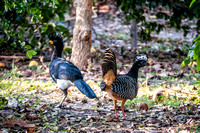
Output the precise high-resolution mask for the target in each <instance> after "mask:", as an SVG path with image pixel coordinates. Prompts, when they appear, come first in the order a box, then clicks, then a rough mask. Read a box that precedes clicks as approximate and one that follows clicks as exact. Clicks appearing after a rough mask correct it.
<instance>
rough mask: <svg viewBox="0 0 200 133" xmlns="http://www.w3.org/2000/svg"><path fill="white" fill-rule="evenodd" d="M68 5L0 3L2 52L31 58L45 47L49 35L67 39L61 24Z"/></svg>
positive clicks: (33, 0) (68, 0)
mask: <svg viewBox="0 0 200 133" xmlns="http://www.w3.org/2000/svg"><path fill="white" fill-rule="evenodd" d="M70 4H72V0H23V1H21V0H15V1H12V0H1V5H0V47H1V50H4V52H5V51H8V50H9V52H12V51H14V52H16V51H18V52H24V51H26V55H27V56H28V57H29V58H31V57H32V55H35V54H37V52H39V51H40V50H41V49H42V48H43V47H44V44H45V43H46V42H45V40H46V38H47V35H48V34H49V33H50V32H53V31H55V32H59V33H62V34H63V35H64V36H68V35H69V32H68V29H67V28H66V27H65V26H64V25H63V24H62V23H61V20H64V14H65V13H66V9H69V5H70ZM51 20H55V21H54V22H50V21H51ZM55 23H57V24H55ZM31 49H32V50H31ZM33 49H34V50H33ZM2 52H3V51H2Z"/></svg>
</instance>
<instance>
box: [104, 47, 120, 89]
mask: <svg viewBox="0 0 200 133" xmlns="http://www.w3.org/2000/svg"><path fill="white" fill-rule="evenodd" d="M101 66H102V72H103V73H102V74H103V76H102V77H103V82H102V83H103V84H101V87H102V88H101V89H102V90H105V87H106V86H110V85H111V84H112V83H113V81H114V80H115V79H116V77H117V65H116V56H115V53H114V52H113V51H112V50H111V49H106V52H105V56H104V59H103V63H102V65H101ZM103 86H104V87H103Z"/></svg>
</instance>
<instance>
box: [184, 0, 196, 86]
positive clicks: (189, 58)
mask: <svg viewBox="0 0 200 133" xmlns="http://www.w3.org/2000/svg"><path fill="white" fill-rule="evenodd" d="M194 3H195V4H199V3H196V0H192V2H191V3H190V7H192V6H193V5H195V4H194ZM193 42H194V45H193V46H192V47H190V50H189V52H188V55H187V58H186V59H185V60H184V61H183V62H182V64H181V65H182V66H185V65H189V64H190V65H191V64H193V63H194V62H195V61H196V67H197V72H200V36H198V37H197V38H195V39H194V41H193ZM197 80H198V82H199V85H200V78H198V79H197Z"/></svg>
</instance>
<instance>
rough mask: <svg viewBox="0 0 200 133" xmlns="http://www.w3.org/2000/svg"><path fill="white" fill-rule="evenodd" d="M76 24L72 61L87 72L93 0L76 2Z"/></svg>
mask: <svg viewBox="0 0 200 133" xmlns="http://www.w3.org/2000/svg"><path fill="white" fill-rule="evenodd" d="M74 4H75V7H76V22H75V25H74V30H73V46H72V56H71V61H72V62H73V63H74V64H75V65H76V66H77V67H78V68H79V69H81V70H86V68H87V65H88V61H87V60H88V59H89V56H90V49H91V43H92V40H91V35H92V5H93V0H76V1H75V3H74Z"/></svg>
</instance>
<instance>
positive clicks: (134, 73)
mask: <svg viewBox="0 0 200 133" xmlns="http://www.w3.org/2000/svg"><path fill="white" fill-rule="evenodd" d="M146 65H149V63H148V62H147V56H146V55H145V54H139V55H136V56H135V58H134V64H133V65H132V67H131V69H130V71H129V72H128V73H127V74H124V75H117V67H116V56H115V53H114V52H113V51H112V50H111V49H106V51H105V56H104V59H103V63H102V72H103V73H102V74H103V81H102V82H101V85H100V87H101V89H102V91H106V92H107V93H108V95H109V96H110V97H111V98H112V100H113V103H114V107H115V114H116V117H117V118H118V115H117V100H120V101H121V110H122V113H123V116H124V118H125V119H126V116H125V114H124V104H125V102H126V100H127V99H130V100H132V99H133V98H135V97H136V96H137V92H138V85H137V79H138V70H139V68H141V67H143V66H146Z"/></svg>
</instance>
